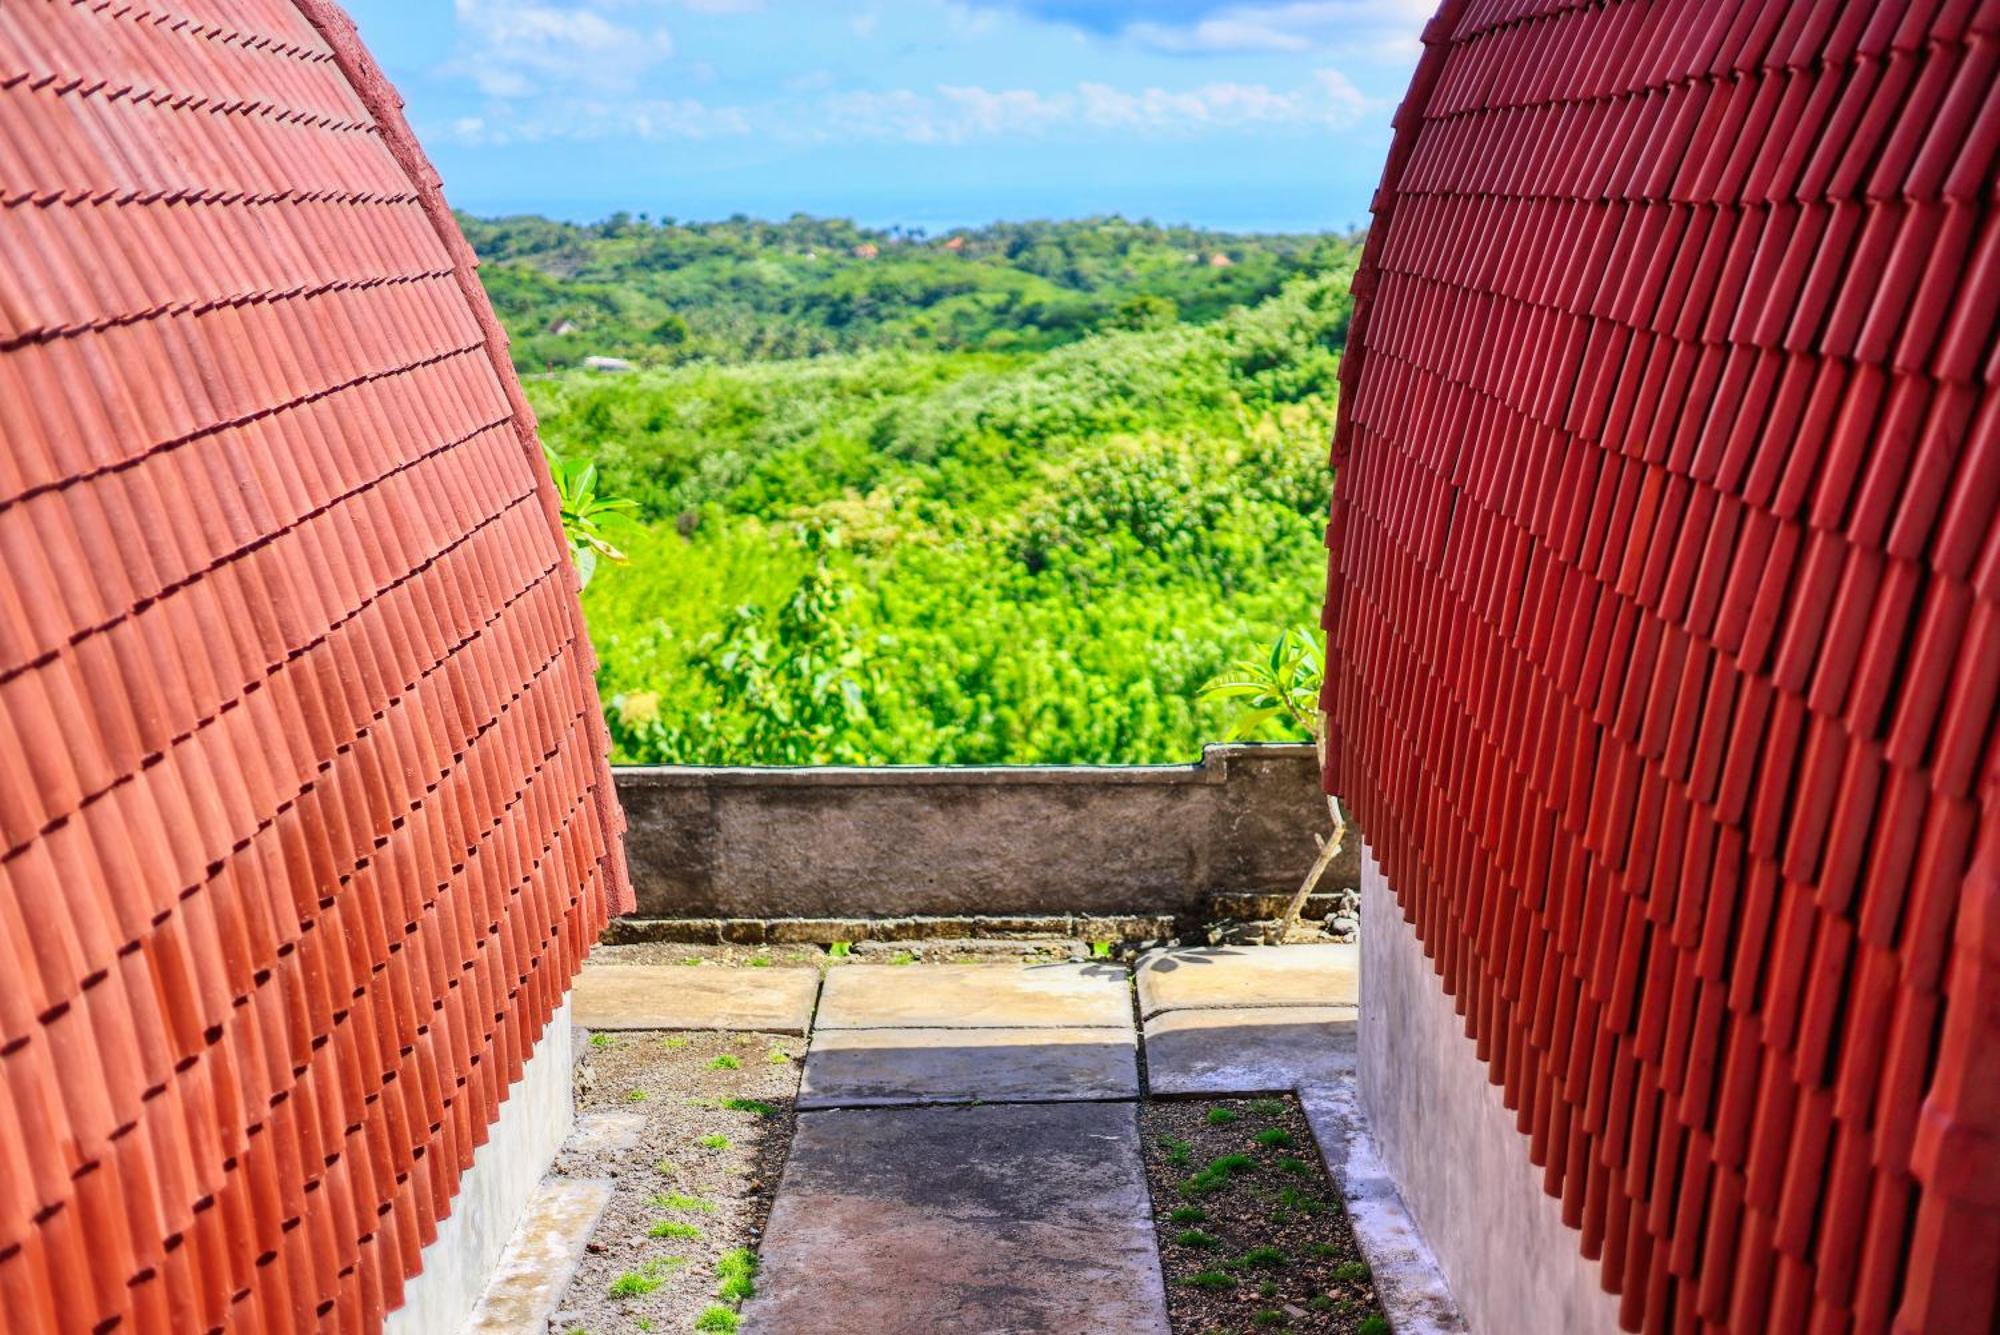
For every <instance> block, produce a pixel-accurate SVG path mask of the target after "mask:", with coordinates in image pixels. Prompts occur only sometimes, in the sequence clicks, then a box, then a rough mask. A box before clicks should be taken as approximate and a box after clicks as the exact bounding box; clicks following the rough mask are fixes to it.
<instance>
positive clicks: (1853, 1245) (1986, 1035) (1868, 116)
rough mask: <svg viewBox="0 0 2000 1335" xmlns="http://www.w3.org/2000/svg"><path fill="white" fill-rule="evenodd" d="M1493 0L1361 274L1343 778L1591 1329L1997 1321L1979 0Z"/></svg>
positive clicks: (1341, 606)
mask: <svg viewBox="0 0 2000 1335" xmlns="http://www.w3.org/2000/svg"><path fill="white" fill-rule="evenodd" d="M1524 13H1525V10H1517V9H1516V8H1514V7H1508V6H1501V5H1498V4H1491V5H1479V4H1465V3H1447V4H1446V5H1445V6H1444V9H1443V11H1442V12H1441V13H1440V15H1439V17H1438V19H1437V20H1436V21H1434V23H1433V25H1432V27H1431V29H1430V30H1429V37H1430V43H1429V45H1428V46H1427V48H1426V53H1425V57H1424V60H1423V63H1422V66H1421V68H1420V72H1419V75H1418V77H1417V79H1416V81H1415V83H1414V84H1413V87H1412V90H1411V94H1410V96H1409V98H1408V99H1406V101H1405V102H1404V104H1403V107H1402V109H1401V111H1400V112H1399V114H1398V117H1397V122H1396V124H1397V135H1396V145H1395V148H1394V150H1393V151H1392V153H1391V155H1390V160H1389V165H1388V168H1387V171H1386V173H1385V176H1384V180H1383V184H1382V187H1381V189H1380V190H1379V191H1378V192H1377V196H1376V212H1377V221H1376V226H1375V227H1374V228H1373V229H1372V231H1371V235H1370V243H1369V247H1368V250H1367V253H1366V255H1365V256H1364V259H1363V263H1362V266H1361V271H1360V272H1359V273H1358V274H1357V275H1356V280H1355V283H1354V291H1355V298H1356V310H1355V317H1354V321H1353V325H1352V330H1351V334H1350V346H1349V350H1348V355H1347V359H1346V363H1345V365H1344V367H1343V377H1342V390H1343V394H1342V405H1341V422H1340V426H1339V429H1338V431H1337V432H1336V437H1335V441H1334V447H1333V457H1334V461H1335V464H1336V466H1337V467H1338V468H1339V469H1340V470H1341V471H1340V477H1339V480H1338V485H1337V488H1336V495H1335V505H1334V513H1333V516H1332V520H1331V522H1330V524H1329V526H1328V534H1329V538H1328V545H1329V548H1330V549H1331V551H1330V563H1329V585H1328V597H1327V611H1326V615H1325V618H1324V623H1325V625H1326V626H1327V628H1328V634H1329V653H1328V662H1329V668H1330V671H1329V677H1328V681H1327V685H1326V691H1325V706H1326V708H1327V710H1328V720H1329V736H1330V740H1331V743H1332V744H1331V745H1330V747H1329V753H1328V773H1327V778H1328V783H1329V787H1330V788H1331V789H1332V790H1333V791H1337V792H1341V793H1342V794H1344V795H1345V796H1346V797H1347V798H1348V799H1349V800H1350V801H1351V803H1352V804H1353V806H1354V808H1355V812H1356V816H1357V818H1358V821H1359V824H1360V825H1361V826H1362V828H1364V829H1366V830H1367V831H1368V832H1369V834H1370V836H1371V842H1372V844H1373V846H1374V849H1375V852H1376V855H1377V857H1378V858H1379V859H1380V860H1381V862H1382V864H1383V866H1384V868H1385V870H1386V871H1387V872H1388V875H1389V878H1390V883H1391V885H1392V886H1393V887H1394V889H1395V891H1396V892H1397V893H1398V895H1399V896H1400V897H1401V898H1402V905H1403V909H1404V913H1405V916H1406V917H1408V918H1410V919H1411V921H1412V922H1414V923H1415V924H1416V927H1417V931H1418V934H1419V935H1420V937H1422V938H1423V940H1424V941H1425V943H1426V946H1427V949H1428V951H1429V953H1430V954H1431V955H1432V957H1433V960H1434V963H1435V965H1436V967H1437V969H1438V972H1439V974H1440V976H1441V980H1442V985H1443V986H1444V987H1445V989H1446V990H1447V991H1448V992H1452V993H1454V994H1456V995H1458V996H1459V997H1460V999H1461V1009H1462V1010H1463V1012H1464V1014H1465V1015H1466V1019H1467V1026H1468V1032H1469V1033H1470V1034H1471V1036H1472V1038H1473V1039H1474V1041H1475V1045H1476V1049H1477V1051H1478V1052H1479V1053H1480V1054H1481V1055H1482V1057H1483V1058H1484V1059H1485V1060H1488V1061H1490V1062H1491V1063H1493V1076H1494V1079H1495V1080H1496V1082H1498V1083H1500V1085H1501V1087H1502V1090H1503V1097H1504V1099H1505V1100H1506V1101H1507V1103H1508V1106H1510V1107H1513V1108H1515V1109H1516V1112H1517V1116H1518V1119H1519V1123H1520V1125H1521V1127H1522V1130H1523V1132H1524V1133H1525V1134H1528V1135H1529V1136H1530V1139H1529V1141H1528V1143H1526V1144H1524V1146H1523V1150H1524V1152H1527V1153H1528V1154H1529V1155H1530V1158H1531V1160H1532V1161H1533V1162H1536V1163H1541V1164H1544V1165H1546V1168H1547V1174H1546V1185H1547V1187H1548V1189H1549V1190H1550V1191H1551V1192H1553V1193H1557V1194H1560V1195H1561V1196H1562V1197H1563V1213H1564V1217H1565V1218H1566V1219H1567V1220H1569V1221H1570V1222H1571V1223H1572V1224H1576V1225H1581V1226H1582V1227H1583V1228H1584V1236H1583V1238H1582V1239H1581V1240H1580V1245H1581V1247H1582V1248H1583V1250H1584V1252H1585V1254H1586V1255H1592V1254H1598V1255H1601V1256H1602V1258H1603V1262H1604V1266H1605V1271H1604V1277H1605V1282H1606V1285H1607V1287H1611V1288H1613V1289H1618V1290H1622V1291H1623V1293H1624V1295H1625V1299H1626V1300H1625V1301H1624V1302H1622V1303H1621V1308H1620V1316H1621V1320H1622V1321H1623V1322H1624V1324H1626V1325H1627V1327H1628V1328H1631V1329H1642V1328H1643V1329H1647V1330H1663V1329H1667V1328H1670V1327H1671V1328H1673V1329H1677V1330H1678V1329H1696V1328H1703V1329H1721V1328H1724V1327H1727V1328H1733V1329H1750V1328H1759V1329H1763V1328H1770V1329H1799V1328H1810V1329H1815V1330H1848V1329H1859V1330H1878V1329H1884V1328H1887V1327H1888V1326H1889V1324H1890V1323H1891V1321H1892V1320H1893V1321H1894V1322H1895V1324H1896V1327H1897V1328H1898V1329H1903V1330H1912V1331H1914V1330H1918V1329H1926V1330H1929V1329H1937V1330H1945V1329H1968V1330H1971V1329H1984V1328H1985V1326H1986V1325H1987V1324H1990V1323H1991V1321H1992V1320H1993V1319H1994V1318H1995V1308H1996V1300H2000V1250H1996V1249H1995V1248H1994V1247H1993V1246H1991V1245H1988V1242H1989V1240H1990V1239H1991V1238H1992V1237H1994V1236H1996V1235H2000V1201H1997V1200H1995V1199H1991V1192H1990V1190H1989V1188H1990V1182H1991V1174H1985V1175H1983V1176H1982V1175H1981V1174H1979V1173H1976V1172H1975V1173H1972V1174H1971V1175H1970V1176H1971V1177H1972V1178H1973V1179H1976V1182H1972V1181H1967V1180H1965V1179H1966V1176H1967V1175H1966V1173H1965V1172H1964V1168H1965V1166H1966V1165H1970V1164H1976V1163H1978V1162H1981V1161H1980V1160H1979V1159H1978V1155H1979V1154H1981V1153H1983V1152H1984V1147H1986V1146H1990V1145H1992V1144H2000V1094H1995V1093H1994V1090H1995V1089H1996V1088H2000V1086H1996V1084H1995V1082H1993V1081H1992V1080H1991V1079H1990V1078H1986V1076H1990V1071H1989V1070H1987V1068H1988V1067H1990V1065H1991V1062H1990V1050H1991V1049H1992V1048H1993V1046H1994V1045H1995V1044H1996V1043H2000V1035H1996V1034H1995V1032H1994V1019H1993V1016H1994V1012H1993V1011H1992V1009H1991V1007H1990V1006H1988V1005H1983V1004H1982V1003H1981V1002H1979V1001H1977V1000H1975V999H1974V998H1975V997H1977V996H1980V995H1983V992H1984V991H1986V990H1991V987H1992V986H2000V984H1995V983H1994V982H1993V980H1994V979H1995V978H1996V977H2000V952H1995V951H1994V950H1993V949H1992V947H1991V943H1990V942H1989V941H1987V939H1986V938H1987V937H1989V936H1991V935H1992V933H1990V932H1985V926H1990V924H1991V922H1992V921H2000V918H1996V917H1995V916H1994V915H1993V914H1985V916H1980V915H1981V914H1982V913H1983V912H1984V910H1985V909H1986V908H1990V907H1991V905H1990V904H1988V903H1987V900H1988V899H1993V898H1994V897H1993V896H1990V895H1985V891H1986V890H1987V889H1990V888H1991V886H1992V885H1993V884H1994V883H1995V882H1994V880H1993V874H1992V870H1991V869H1992V867H1993V866H1995V865H2000V859H1996V857H1995V854H1994V850H1995V849H1996V848H2000V841H1996V840H1994V839H1991V838H1983V836H1985V835H1989V834H1990V833H1991V831H1993V830H1994V829H1996V828H2000V746H1996V745H1995V734H1996V731H2000V702H1996V695H2000V668H1996V666H1995V665H1996V663H2000V516H1996V511H1997V510H2000V469H1996V468H1995V467H1992V466H1990V465H1991V464H1992V462H1993V458H1994V457H2000V456H1995V448H1996V447H1995V446H1994V443H1993V442H1994V441H1995V440H1996V439H2000V434H1996V433H1997V432H2000V427H1996V423H2000V398H1996V395H1995V393H1994V390H1993V382H1994V380H1995V378H1996V367H2000V340H1997V339H1996V337H1995V334H1996V318H2000V295H1996V294H2000V279H1996V277H1995V274H1996V272H2000V265H1996V263H1995V262H1994V256H1995V255H1996V254H2000V250H1996V243H1995V240H1994V238H1995V236H1996V232H1995V228H1994V218H1993V208H1994V204H1995V201H1996V200H2000V191H1996V181H1995V177H1994V173H1993V163H1994V158H1995V150H1996V147H2000V137H1996V135H2000V131H1996V130H1994V129H1993V128H1992V125H1991V124H1990V123H1991V122H1992V121H1993V117H1991V116H1990V115H1988V114H1986V113H1987V112H1988V111H1989V110H1990V105H1991V103H1992V99H1993V80H1992V78H1991V77H1990V75H1991V73H1992V66H1993V64H1994V62H1995V60H1996V58H1997V57H1996V56H1995V50H1994V48H1993V47H1992V46H1991V45H1990V43H1991V42H1992V39H1993V35H1994V33H1995V31H1996V28H2000V19H1996V18H1995V17H1994V14H1996V13H2000V10H1996V9H1995V7H1994V6H1992V5H1990V4H1979V3H1970V2H1968V3H1961V4H1936V5H1932V4H1925V5H1891V4H1856V5H1845V4H1839V3H1833V2H1832V0H1827V2H1826V3H1818V4H1805V5H1789V6H1788V5H1776V4H1768V3H1764V2H1763V0H1743V2H1742V3H1739V4H1731V5H1726V6H1710V7H1708V8H1706V9H1702V8H1700V7H1699V6H1686V5H1677V4H1673V3H1666V4H1643V5H1616V6H1611V7H1609V8H1585V9H1565V10H1563V11H1561V12H1560V13H1553V11H1552V14H1553V16H1552V17H1545V18H1538V19H1535V20H1533V21H1524V20H1523V19H1522V18H1521V17H1520V15H1521V14H1524ZM1613 48H1615V50H1614V49H1613ZM1614 71H1615V72H1614ZM1524 196H1531V198H1524ZM1663 201H1680V203H1666V204H1665V205H1664V207H1663ZM1472 323H1476V324H1477V325H1478V327H1480V328H1482V329H1485V330H1486V331H1487V337H1486V338H1483V339H1477V340H1466V339H1461V338H1458V337H1456V331H1457V330H1460V329H1463V328H1465V327H1468V325H1470V324H1472ZM1704 340H1706V341H1705V342H1704ZM1475 402H1476V403H1477V405H1478V406H1477V408H1476V410H1472V411H1468V410H1467V407H1468V406H1469V405H1471V404H1473V403H1475ZM1521 416H1526V417H1531V418H1533V419H1534V420H1535V425H1534V427H1533V431H1532V434H1530V433H1529V432H1524V431H1522V430H1521V429H1520V427H1519V426H1517V425H1516V422H1517V418H1519V417H1521ZM1531 440H1532V442H1533V444H1532V445H1530V444H1529V443H1528V442H1529V441H1531ZM1530 451H1532V453H1530ZM1614 460H1616V464H1615V466H1614ZM1627 460H1638V461H1644V463H1646V464H1648V465H1651V466H1652V470H1647V471H1643V472H1635V471H1633V470H1632V468H1631V467H1630V466H1629V465H1628V463H1627V462H1626V461H1627ZM1653 470H1657V471H1653ZM1357 595H1358V596H1357ZM1392 665H1393V666H1392ZM1474 682H1477V683H1479V686H1478V688H1477V689H1476V690H1475V689H1472V687H1471V683H1474ZM1419 795H1421V798H1420V796H1419ZM1531 810H1532V811H1538V812H1543V813H1547V814H1546V816H1545V817H1544V819H1545V821H1546V822H1547V823H1546V826H1545V827H1539V828H1538V827H1533V826H1530V825H1527V824H1524V820H1523V818H1524V816H1525V813H1527V812H1529V811H1531ZM1544 829H1546V833H1544V832H1543V830H1544ZM1982 839H1983V842H1982ZM1981 850H1984V851H1981ZM1982 858H1983V859H1984V861H1981V859H1982ZM1981 868H1984V869H1985V870H1984V871H1981V870H1980V869H1981ZM1982 875H1983V876H1984V877H1985V878H1986V879H1985V880H1981V879H1980V877H1981V876H1982ZM1627 895H1635V896H1641V897H1643V903H1644V906H1645V907H1644V910H1643V912H1641V911H1640V910H1639V909H1638V908H1637V907H1636V906H1628V903H1627V900H1626V898H1625V896H1627ZM1982 896H1985V897H1984V898H1982ZM1994 902H1996V903H2000V900H1995V901H1994ZM1510 903H1512V904H1523V905H1539V906H1541V907H1539V908H1534V909H1529V910H1527V911H1526V913H1525V914H1516V915H1514V916H1513V917H1512V919H1511V920H1503V919H1502V917H1501V915H1499V914H1497V913H1496V912H1495V911H1494V910H1495V908H1496V906H1498V905H1502V904H1510ZM1975 904H1977V905H1979V906H1980V908H1979V909H1977V910H1975V909H1974V908H1973V907H1972V906H1973V905H1975ZM1528 919H1532V921H1529V920H1528ZM1655 923H1657V924H1659V925H1661V926H1663V927H1665V928H1666V929H1667V936H1666V939H1665V940H1660V939H1654V940H1652V941H1651V942H1650V944H1646V943H1647V938H1648V934H1649V932H1650V926H1649V925H1650V924H1655ZM1982 933H1983V934H1982ZM1968 942H1971V943H1973V944H1968ZM1668 952H1673V953H1674V954H1675V955H1677V956H1678V958H1673V957H1671V956H1670V955H1669V953H1668ZM1680 952H1687V953H1680ZM1948 962H1949V963H1948ZM1658 989H1668V990H1670V992H1671V999H1669V998H1668V997H1662V996H1657V995H1655V993H1656V991H1657V990H1658ZM1529 997H1532V998H1534V1000H1533V1001H1532V1003H1531V1004H1530V1003H1529V1002H1528V1001H1527V999H1528V998H1529ZM1940 1032H1942V1033H1944V1034H1945V1035H1947V1036H1948V1037H1947V1038H1946V1040H1945V1041H1943V1042H1942V1043H1940V1042H1938V1041H1937V1039H1936V1035H1938V1034H1939V1033H1940ZM1628 1044H1629V1045H1630V1046H1629V1047H1628ZM1975 1053H1980V1054H1982V1055H1978V1056H1975V1055H1974V1054H1975ZM1634 1061H1636V1062H1638V1063H1640V1064H1641V1065H1639V1066H1635V1065H1634V1064H1633V1063H1634ZM1655 1061H1657V1062H1658V1067H1657V1071H1658V1077H1657V1078H1658V1082H1659V1083H1658V1088H1659V1091H1660V1095H1661V1100H1662V1105H1661V1108H1662V1111H1661V1115H1660V1116H1658V1118H1657V1122H1658V1131H1657V1133H1655V1132H1654V1131H1653V1130H1652V1126H1653V1122H1652V1120H1650V1119H1652V1118H1653V1117H1654V1114H1653V1113H1652V1112H1651V1110H1650V1109H1649V1106H1648V1104H1647V1101H1646V1100H1647V1095H1646V1094H1645V1092H1644V1091H1646V1090H1647V1089H1649V1088H1651V1086H1650V1085H1649V1084H1648V1077H1645V1076H1642V1075H1641V1074H1639V1072H1641V1071H1650V1070H1652V1069H1653V1068H1652V1067H1651V1066H1650V1065H1649V1064H1650V1063H1652V1062H1655ZM1975 1071H1979V1072H1983V1073H1984V1074H1983V1075H1980V1076H1975V1075H1974V1072H1975ZM1931 1128H1936V1130H1932V1129H1931ZM1947 1128H1949V1130H1947ZM1642 1140H1643V1141H1646V1142H1648V1143H1652V1142H1655V1141H1656V1142H1657V1145H1658V1147H1659V1149H1660V1151H1661V1152H1660V1153H1659V1154H1658V1155H1656V1156H1655V1162H1654V1163H1652V1164H1650V1165H1647V1164H1641V1163H1639V1162H1638V1161H1635V1160H1631V1159H1630V1156H1631V1155H1632V1154H1633V1153H1634V1149H1635V1147H1636V1146H1637V1145H1638V1144H1639V1143H1640V1142H1641V1141H1642ZM1948 1143H1949V1144H1963V1145H1966V1146H1969V1147H1972V1148H1969V1149H1968V1150H1967V1151H1966V1152H1965V1153H1964V1154H1961V1155H1959V1156H1956V1160H1957V1162H1955V1163H1952V1164H1950V1165H1949V1166H1948V1163H1947V1156H1946V1155H1944V1154H1942V1153H1941V1152H1940V1150H1939V1148H1938V1147H1941V1146H1943V1145H1945V1144H1948ZM1628 1167H1629V1168H1630V1169H1631V1171H1632V1173H1634V1174H1635V1175H1634V1176H1625V1173H1626V1171H1627V1168H1628ZM1739 1173H1741V1174H1743V1175H1739ZM1621 1194H1629V1195H1630V1197H1631V1199H1632V1200H1633V1201H1634V1202H1635V1203H1638V1202H1645V1203H1646V1208H1644V1209H1643V1210H1642V1209H1637V1208H1635V1209H1634V1210H1632V1211H1631V1212H1630V1214H1629V1215H1627V1214H1626V1213H1625V1212H1624V1211H1623V1209H1622V1207H1619V1206H1616V1205H1614V1204H1613V1203H1612V1201H1613V1198H1614V1195H1621ZM1917 1250H1921V1251H1922V1256H1923V1259H1922V1261H1921V1262H1913V1261H1912V1259H1911V1258H1912V1257H1914V1256H1915V1255H1916V1251H1917Z"/></svg>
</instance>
